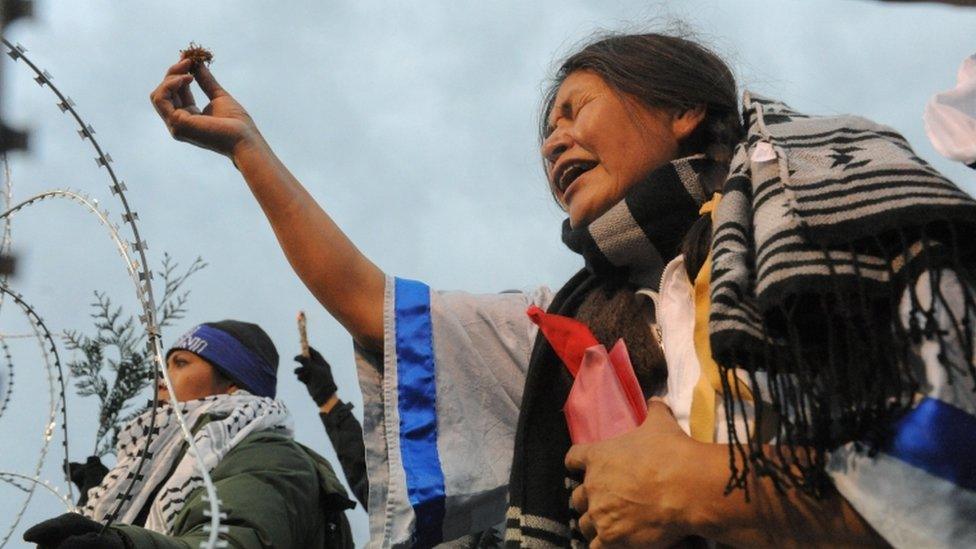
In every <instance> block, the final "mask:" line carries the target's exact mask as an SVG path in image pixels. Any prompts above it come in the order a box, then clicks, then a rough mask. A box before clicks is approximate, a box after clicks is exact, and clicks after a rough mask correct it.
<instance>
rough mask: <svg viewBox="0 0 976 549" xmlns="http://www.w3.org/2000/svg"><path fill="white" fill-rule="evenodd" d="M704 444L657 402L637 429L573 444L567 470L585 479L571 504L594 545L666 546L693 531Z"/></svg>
mask: <svg viewBox="0 0 976 549" xmlns="http://www.w3.org/2000/svg"><path fill="white" fill-rule="evenodd" d="M699 445H700V443H698V442H695V441H694V440H692V439H691V438H690V437H688V436H687V435H686V434H685V433H684V431H682V430H681V427H680V426H679V425H678V423H677V421H675V419H674V416H673V415H672V414H671V410H670V409H668V407H667V405H665V404H664V403H663V402H658V401H652V402H651V403H650V405H649V406H648V409H647V419H646V420H645V421H644V423H643V424H642V425H641V426H640V427H638V428H637V429H635V430H633V431H631V432H629V433H627V434H625V435H621V436H619V437H616V438H612V439H610V440H607V441H604V442H599V443H596V444H581V445H577V446H573V447H572V448H571V449H570V450H569V453H568V454H566V467H567V468H568V469H569V470H571V471H582V472H584V473H585V477H584V480H583V484H581V485H580V486H578V487H577V488H576V489H575V490H573V494H572V499H571V503H572V506H573V508H574V509H576V510H577V511H578V512H579V513H580V515H581V517H580V520H579V527H580V531H581V532H582V533H583V535H584V536H585V537H586V538H587V539H588V540H590V547H591V548H594V549H599V548H602V547H618V546H619V547H655V546H659V547H667V546H670V545H672V544H674V543H675V542H677V541H680V540H681V539H682V538H684V537H685V536H687V535H689V534H691V533H693V530H692V528H691V523H690V521H689V516H690V504H691V503H692V502H691V499H692V494H691V492H692V490H691V489H690V488H691V485H690V482H689V481H690V480H691V479H693V477H694V471H693V468H694V466H695V465H694V464H695V462H694V458H695V455H696V452H697V446H699ZM714 496H715V497H721V496H722V494H721V492H718V493H716V494H714Z"/></svg>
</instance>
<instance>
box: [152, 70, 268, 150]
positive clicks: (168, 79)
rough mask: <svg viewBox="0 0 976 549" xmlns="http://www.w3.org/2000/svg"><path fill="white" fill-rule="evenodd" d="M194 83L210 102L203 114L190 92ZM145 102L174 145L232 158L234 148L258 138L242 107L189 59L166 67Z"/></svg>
mask: <svg viewBox="0 0 976 549" xmlns="http://www.w3.org/2000/svg"><path fill="white" fill-rule="evenodd" d="M194 79H196V81H197V84H199V85H200V89H202V90H203V93H205V94H206V95H207V98H209V99H210V102H209V103H208V104H207V105H206V106H204V107H203V110H200V108H198V107H197V105H196V102H195V101H194V99H193V93H192V92H191V91H190V82H192V81H193V80H194ZM149 99H150V100H151V101H152V104H153V106H154V107H155V108H156V112H157V113H159V116H160V118H162V119H163V121H164V122H165V123H166V127H167V128H169V132H170V134H171V135H172V136H173V137H174V138H175V139H176V140H178V141H185V142H187V143H192V144H194V145H196V146H198V147H202V148H204V149H210V150H212V151H215V152H218V153H220V154H222V155H224V156H227V157H229V158H233V156H234V152H235V149H236V148H238V147H239V146H241V145H244V144H251V143H252V142H254V141H255V140H257V139H259V138H260V133H259V132H258V130H257V127H255V125H254V121H253V120H251V117H250V115H248V114H247V111H245V110H244V107H242V106H241V104H240V103H238V102H237V101H236V100H235V99H234V98H233V97H231V95H230V94H229V93H227V92H226V91H225V90H224V89H223V88H221V87H220V84H218V83H217V80H216V79H215V78H214V77H213V74H212V73H211V72H210V69H208V68H207V66H206V65H204V64H203V63H197V64H194V62H193V60H192V59H184V60H182V61H180V62H179V63H177V64H175V65H173V66H172V67H170V68H169V70H167V71H166V76H165V77H164V78H163V81H162V82H161V83H160V84H159V86H157V87H156V89H155V90H153V91H152V93H151V94H149Z"/></svg>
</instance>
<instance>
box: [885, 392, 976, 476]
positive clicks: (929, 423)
mask: <svg viewBox="0 0 976 549" xmlns="http://www.w3.org/2000/svg"><path fill="white" fill-rule="evenodd" d="M974 440H976V417H973V416H972V415H970V414H968V413H966V412H965V411H963V410H960V409H959V408H956V407H955V406H953V405H951V404H948V403H946V402H943V401H941V400H938V399H935V398H925V399H923V400H922V401H921V403H919V405H918V406H916V407H915V409H913V410H912V411H911V412H908V413H907V414H905V417H903V418H901V419H900V420H899V421H898V423H896V424H895V434H894V437H893V438H892V440H891V442H890V443H888V444H887V445H886V447H885V448H884V452H885V453H886V454H888V455H891V456H894V457H896V458H898V459H900V460H902V461H904V462H906V463H909V464H911V465H913V466H915V467H917V468H919V469H922V470H924V471H926V472H928V473H929V474H931V475H934V476H937V477H939V478H943V479H945V480H948V481H949V482H952V483H953V484H955V485H957V486H960V487H963V488H967V489H969V490H976V466H974V464H976V443H974V442H973V441H974Z"/></svg>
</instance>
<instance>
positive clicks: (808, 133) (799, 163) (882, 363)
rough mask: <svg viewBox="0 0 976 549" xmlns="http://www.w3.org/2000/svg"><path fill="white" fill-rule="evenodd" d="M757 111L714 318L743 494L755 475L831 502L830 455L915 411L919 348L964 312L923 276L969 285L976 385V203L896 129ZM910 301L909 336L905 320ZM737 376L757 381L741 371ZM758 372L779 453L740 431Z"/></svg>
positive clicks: (721, 211) (963, 322)
mask: <svg viewBox="0 0 976 549" xmlns="http://www.w3.org/2000/svg"><path fill="white" fill-rule="evenodd" d="M743 109H744V120H745V123H746V126H747V128H748V137H747V140H746V141H745V142H744V143H742V144H740V145H739V147H738V148H737V149H736V151H735V154H734V157H733V161H732V165H731V169H730V173H729V177H728V179H727V181H726V183H725V186H724V197H723V199H722V201H721V203H720V205H719V206H718V209H717V211H716V217H715V228H714V231H713V236H712V272H711V310H710V317H709V330H710V340H711V346H712V350H713V356H714V358H715V360H716V361H717V362H718V364H719V367H720V369H721V370H722V375H721V379H722V384H723V394H724V398H725V407H726V410H729V411H730V413H728V414H727V418H726V419H727V420H728V422H729V429H728V431H729V433H730V436H731V437H732V444H731V445H730V452H731V453H732V455H731V456H730V461H731V463H732V476H731V480H730V485H729V488H730V489H731V488H734V487H743V486H745V483H746V478H747V476H748V472H749V471H750V470H753V471H755V472H756V473H758V474H767V475H769V476H771V477H773V478H774V479H777V480H778V481H786V482H787V483H789V484H792V485H795V486H799V487H802V488H805V489H808V490H810V491H812V492H814V493H818V492H820V490H822V489H823V488H824V487H825V486H826V476H825V474H824V464H825V460H826V455H827V452H828V451H829V450H830V449H832V448H836V447H838V446H839V445H841V444H844V443H847V442H852V441H853V442H857V443H859V444H860V443H863V444H866V445H867V446H868V448H871V449H877V447H878V445H880V444H882V443H883V441H885V440H886V439H888V438H889V437H890V434H891V432H890V426H892V425H893V424H894V423H895V422H896V421H897V420H898V419H899V418H900V417H902V416H903V415H904V414H905V413H906V412H907V411H908V410H909V408H910V407H911V406H912V405H913V402H914V400H915V398H916V396H917V394H918V391H919V389H920V382H919V378H918V375H917V372H916V371H915V370H914V369H913V368H912V365H911V360H910V346H911V344H912V342H916V343H917V342H918V341H920V340H921V339H923V338H935V339H937V340H938V341H939V342H940V345H941V342H942V340H943V337H944V335H945V334H944V332H943V331H940V330H939V328H938V323H937V322H935V320H934V319H935V313H934V311H935V309H936V308H937V307H939V308H944V309H947V310H948V309H950V307H947V306H946V305H948V304H947V303H946V298H945V297H944V296H942V295H938V292H936V293H937V295H936V296H935V299H932V300H929V301H928V302H927V303H926V304H924V305H923V304H922V301H920V300H919V299H918V298H917V296H916V295H915V293H914V292H915V289H914V284H912V283H910V281H914V280H915V279H917V278H918V277H919V276H920V275H923V274H924V275H927V276H929V277H933V278H936V279H937V278H938V277H939V276H940V273H941V272H942V270H943V269H947V268H948V269H951V270H954V271H955V272H956V273H958V274H959V276H960V277H961V278H962V279H963V280H964V281H965V283H964V284H963V292H962V299H964V300H965V302H966V306H964V307H962V310H963V311H964V313H963V314H962V316H961V317H960V318H955V319H953V320H954V322H953V326H954V330H955V331H956V332H958V333H957V334H954V335H958V336H959V337H958V340H959V341H961V342H962V343H963V347H964V348H963V349H962V352H963V353H964V355H965V356H966V357H967V364H968V371H966V372H963V375H964V376H969V377H970V378H972V377H976V371H974V369H973V341H972V337H971V335H970V334H971V331H970V327H971V323H972V319H971V318H970V314H971V313H970V309H971V304H972V303H973V292H972V287H971V282H972V278H971V274H972V272H973V271H972V267H973V262H974V258H976V238H974V237H976V234H974V228H976V201H974V200H973V199H972V198H971V197H969V196H968V195H966V194H965V193H964V192H963V191H961V190H960V189H959V188H958V187H956V186H955V185H954V184H953V183H951V182H950V181H948V180H947V179H945V178H944V177H943V176H942V175H940V174H939V173H938V172H937V171H936V170H935V169H933V168H932V167H931V166H929V164H927V163H926V162H925V161H924V160H922V159H921V158H919V157H918V156H916V155H915V153H914V152H913V151H912V149H911V147H910V146H909V144H908V143H907V142H906V141H905V139H904V138H903V137H902V136H901V135H899V134H898V133H897V132H895V131H894V130H892V129H891V128H888V127H885V126H881V125H878V124H875V123H873V122H871V121H869V120H865V119H863V118H860V117H855V116H832V117H814V116H807V115H803V114H800V113H798V112H796V111H794V110H792V109H790V108H789V107H787V106H786V105H784V104H782V103H779V102H776V101H771V100H768V99H764V98H761V97H759V96H756V95H749V94H746V96H745V98H744V103H743ZM933 282H934V284H933V287H935V288H938V287H939V285H938V283H937V280H933ZM905 292H908V294H909V295H911V296H912V299H911V303H912V308H913V310H912V315H911V317H910V318H911V319H912V322H911V323H910V325H909V326H907V327H903V326H902V325H901V323H900V322H897V321H896V319H897V318H898V316H897V307H898V303H899V299H900V297H901V296H902V294H903V293H905ZM955 309H956V310H958V309H959V308H958V307H956V308H955ZM918 319H926V320H922V321H920V320H918ZM953 339H954V340H955V339H957V338H953ZM943 350H944V349H943ZM942 357H943V353H940V360H942ZM942 363H943V365H944V366H945V367H946V368H949V367H950V365H949V364H948V362H947V361H945V360H942ZM736 367H739V368H742V369H743V370H744V371H745V372H748V374H746V375H742V374H740V375H739V376H738V377H737V376H735V375H733V374H732V372H733V371H734V368H736ZM740 371H741V370H740ZM757 372H764V373H765V374H766V375H767V376H768V394H764V395H763V398H757V399H755V421H754V422H753V423H751V424H752V425H753V426H759V425H763V426H769V425H772V426H773V431H774V436H775V437H776V440H777V441H778V445H777V446H776V447H775V448H776V450H775V452H770V451H769V450H764V448H763V441H764V439H763V438H762V437H759V436H757V435H756V429H755V428H753V429H750V430H749V431H748V433H747V434H746V437H745V440H740V438H742V437H736V436H735V433H736V430H735V429H734V428H733V427H732V424H733V422H734V421H735V418H736V415H737V414H739V415H742V414H744V412H743V410H744V409H743V407H742V406H741V401H742V395H743V394H744V393H745V392H746V391H745V390H744V388H745V387H751V388H752V390H753V391H756V390H758V389H757V387H758V386H759V385H758V383H757V382H756V375H755V374H756V373H757ZM957 375H958V373H957ZM747 378H748V379H747ZM764 401H766V402H767V403H766V404H765V405H764V403H763V402H764ZM769 403H771V405H770V404H769Z"/></svg>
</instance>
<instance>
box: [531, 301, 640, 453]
mask: <svg viewBox="0 0 976 549" xmlns="http://www.w3.org/2000/svg"><path fill="white" fill-rule="evenodd" d="M527 314H528V315H529V318H530V319H532V322H534V323H535V324H536V325H538V326H539V329H540V330H541V331H542V335H543V336H544V337H545V338H546V340H547V341H548V342H549V344H550V345H551V346H552V348H553V350H554V351H555V352H556V355H557V356H559V358H560V359H561V360H562V361H563V364H565V365H566V368H567V369H568V370H569V372H570V373H571V374H572V375H573V378H574V381H573V387H572V388H571V389H570V391H569V397H568V398H567V399H566V404H565V406H564V408H563V411H564V413H565V414H566V423H567V425H568V426H569V435H570V438H572V440H573V444H580V443H590V442H598V441H601V440H606V439H608V438H612V437H615V436H617V435H622V434H623V433H626V432H627V431H630V430H631V429H633V428H635V427H637V426H638V425H640V424H641V423H643V422H644V419H645V418H646V417H647V404H646V403H645V401H644V394H643V392H642V391H641V388H640V384H639V383H638V382H637V376H636V375H634V367H633V365H632V364H631V362H630V355H629V354H628V353H627V346H626V345H625V344H624V341H623V340H622V339H620V340H618V341H617V343H616V344H615V345H614V346H613V349H611V350H610V352H609V353H607V350H606V348H605V347H604V346H603V345H600V343H599V342H598V341H597V340H596V337H595V336H594V335H593V333H592V332H591V331H590V329H589V328H588V327H587V326H586V325H585V324H583V323H582V322H580V321H578V320H575V319H572V318H568V317H565V316H560V315H554V314H549V313H546V312H545V311H543V310H542V309H540V308H538V307H535V306H532V307H530V308H529V310H528V311H527Z"/></svg>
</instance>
